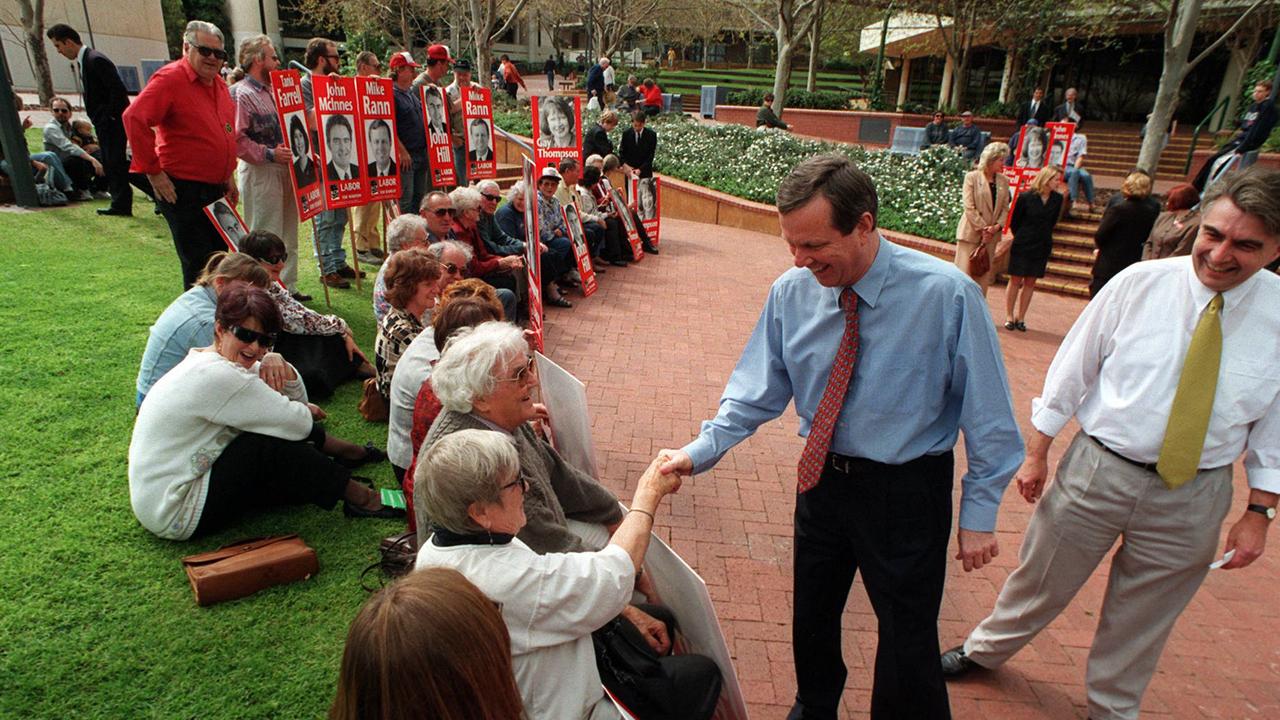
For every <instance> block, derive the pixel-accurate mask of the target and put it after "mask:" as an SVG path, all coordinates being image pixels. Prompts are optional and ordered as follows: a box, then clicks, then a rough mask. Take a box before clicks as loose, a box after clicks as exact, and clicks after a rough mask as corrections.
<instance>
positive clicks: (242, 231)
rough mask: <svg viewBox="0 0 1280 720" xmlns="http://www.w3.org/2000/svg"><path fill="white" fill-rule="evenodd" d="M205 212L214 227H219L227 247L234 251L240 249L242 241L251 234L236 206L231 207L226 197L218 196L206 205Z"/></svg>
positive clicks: (218, 229) (219, 232)
mask: <svg viewBox="0 0 1280 720" xmlns="http://www.w3.org/2000/svg"><path fill="white" fill-rule="evenodd" d="M204 214H205V217H207V218H209V222H212V223H213V227H214V228H216V229H217V231H218V234H219V235H221V236H222V239H223V240H224V241H226V243H227V247H229V248H231V249H232V250H233V251H235V250H239V249H240V242H241V241H242V240H244V238H245V236H246V235H248V234H249V231H248V230H247V229H246V228H245V226H244V222H242V221H241V220H240V215H239V214H237V213H236V210H235V208H233V207H231V205H230V203H228V202H227V200H226V198H218V199H217V200H214V201H213V202H211V203H209V204H208V205H205V206H204Z"/></svg>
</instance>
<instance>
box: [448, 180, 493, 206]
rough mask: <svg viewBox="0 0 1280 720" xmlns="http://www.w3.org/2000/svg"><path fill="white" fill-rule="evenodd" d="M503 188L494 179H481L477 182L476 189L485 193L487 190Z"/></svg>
mask: <svg viewBox="0 0 1280 720" xmlns="http://www.w3.org/2000/svg"><path fill="white" fill-rule="evenodd" d="M501 189H502V186H500V185H498V183H497V182H496V181H494V180H481V181H480V182H478V183H476V190H479V191H480V192H481V193H483V192H484V191H485V190H501ZM499 194H501V193H499ZM454 202H455V203H456V202H458V201H457V200H454Z"/></svg>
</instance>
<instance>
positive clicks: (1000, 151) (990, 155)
mask: <svg viewBox="0 0 1280 720" xmlns="http://www.w3.org/2000/svg"><path fill="white" fill-rule="evenodd" d="M1008 155H1009V146H1008V145H1006V144H1005V143H1002V142H993V143H989V144H988V145H987V146H986V147H984V148H982V154H981V155H979V156H978V169H980V170H985V169H986V167H987V163H989V162H991V161H992V160H995V159H996V158H1004V157H1006V156H1008Z"/></svg>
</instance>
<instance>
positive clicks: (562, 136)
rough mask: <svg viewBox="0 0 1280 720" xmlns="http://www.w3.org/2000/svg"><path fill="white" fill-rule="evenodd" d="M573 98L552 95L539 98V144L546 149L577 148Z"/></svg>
mask: <svg viewBox="0 0 1280 720" xmlns="http://www.w3.org/2000/svg"><path fill="white" fill-rule="evenodd" d="M573 100H574V99H573V98H571V97H563V96H558V95H552V96H547V97H542V98H539V103H538V115H539V118H538V126H539V128H538V129H539V130H540V134H539V137H538V144H539V145H540V146H541V147H544V148H572V147H577V145H578V142H577V133H576V132H575V129H574V125H575V123H574V113H573Z"/></svg>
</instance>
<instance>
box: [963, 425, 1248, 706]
mask: <svg viewBox="0 0 1280 720" xmlns="http://www.w3.org/2000/svg"><path fill="white" fill-rule="evenodd" d="M1230 506H1231V466H1229V465H1228V466H1226V467H1222V468H1216V469H1213V470H1203V471H1201V472H1200V473H1199V474H1198V475H1196V477H1195V479H1194V480H1192V481H1190V482H1188V483H1187V484H1185V485H1183V486H1182V487H1180V488H1178V489H1177V490H1170V489H1169V488H1168V487H1166V486H1165V484H1164V481H1162V480H1161V479H1160V476H1159V475H1157V474H1155V473H1154V472H1148V471H1146V470H1143V469H1142V468H1139V467H1135V466H1134V465H1131V464H1129V463H1127V462H1125V461H1124V460H1121V459H1120V458H1118V457H1116V456H1115V455H1112V454H1111V453H1109V452H1108V451H1106V450H1104V449H1103V448H1102V447H1101V446H1100V445H1098V444H1097V443H1096V442H1095V441H1094V440H1092V439H1091V438H1089V436H1087V435H1085V434H1084V433H1080V434H1078V435H1076V437H1075V439H1074V440H1072V442H1071V447H1070V448H1069V449H1068V450H1067V454H1066V455H1065V456H1064V457H1063V458H1062V462H1061V464H1059V466H1058V473H1057V475H1056V477H1055V479H1054V482H1053V484H1051V485H1050V486H1049V488H1048V490H1047V491H1046V492H1045V494H1044V496H1043V497H1042V498H1041V499H1040V503H1039V505H1038V506H1037V507H1036V510H1035V514H1034V515H1033V516H1032V518H1031V524H1030V525H1029V526H1028V527H1027V533H1026V537H1025V539H1024V540H1023V541H1022V550H1021V554H1020V556H1019V564H1018V568H1017V569H1016V570H1014V572H1013V574H1011V575H1010V576H1009V579H1008V581H1007V582H1005V585H1004V588H1003V589H1002V590H1001V591H1000V597H999V599H998V600H996V606H995V609H994V610H992V611H991V615H990V616H989V617H988V618H987V619H986V620H983V621H982V622H981V623H980V624H979V625H978V627H976V628H974V630H973V632H972V633H970V635H969V638H968V639H967V640H966V641H965V643H964V650H965V654H966V655H968V656H969V657H970V658H971V659H972V660H973V661H974V662H976V663H978V664H979V665H981V666H983V667H987V668H994V667H996V666H998V665H1000V664H1002V663H1003V662H1005V661H1006V660H1008V659H1009V658H1010V657H1012V656H1013V654H1014V653H1016V652H1018V650H1021V649H1022V647H1023V646H1024V645H1026V644H1027V643H1028V642H1030V641H1031V639H1032V638H1034V637H1035V636H1036V634H1037V633H1039V632H1040V631H1041V630H1042V629H1044V627H1045V626H1046V625H1048V624H1049V623H1050V621H1052V620H1053V619H1054V618H1055V617H1057V615H1058V613H1060V612H1061V611H1062V609H1063V608H1065V607H1066V606H1067V604H1068V603H1069V602H1071V599H1072V598H1073V597H1075V594H1076V592H1077V591H1079V590H1080V587H1081V586H1082V585H1083V584H1084V582H1085V581H1086V580H1088V579H1089V575H1090V574H1092V572H1093V570H1094V568H1096V567H1097V566H1098V563H1099V562H1101V560H1102V558H1103V556H1104V555H1106V553H1107V552H1108V551H1109V550H1110V549H1111V547H1112V545H1113V544H1114V543H1115V540H1116V538H1117V537H1120V538H1121V543H1120V548H1119V549H1118V550H1117V551H1116V553H1115V555H1114V556H1113V557H1112V560H1111V574H1110V576H1109V577H1108V578H1107V590H1106V595H1105V599H1104V600H1103V603H1102V614H1101V619H1100V620H1099V622H1098V631H1097V633H1096V635H1095V636H1094V639H1093V646H1092V647H1091V648H1090V650H1089V663H1088V669H1087V670H1086V674H1085V686H1086V688H1087V690H1088V696H1089V717H1091V718H1092V719H1093V720H1132V719H1136V718H1137V717H1138V708H1139V706H1140V705H1141V702H1142V694H1143V693H1144V692H1145V691H1146V689H1147V684H1148V683H1149V682H1150V681H1151V676H1152V675H1153V674H1154V673H1155V670H1156V663H1157V662H1158V661H1159V659H1160V653H1161V651H1162V650H1163V649H1164V644H1165V641H1166V640H1167V639H1168V637H1169V632H1170V631H1171V630H1172V629H1173V623H1174V621H1175V620H1177V619H1178V615H1180V614H1181V613H1182V611H1183V609H1184V608H1186V606H1187V603H1188V602H1190V601H1191V597H1192V596H1193V595H1195V593H1196V590H1197V589H1199V587H1200V584H1201V583H1202V582H1203V581H1204V578H1205V575H1206V574H1207V573H1208V571H1209V563H1211V562H1213V561H1214V556H1215V554H1216V552H1217V548H1218V533H1219V530H1220V529H1221V526H1222V520H1223V518H1224V517H1226V514H1227V510H1228V509H1229V508H1230Z"/></svg>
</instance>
